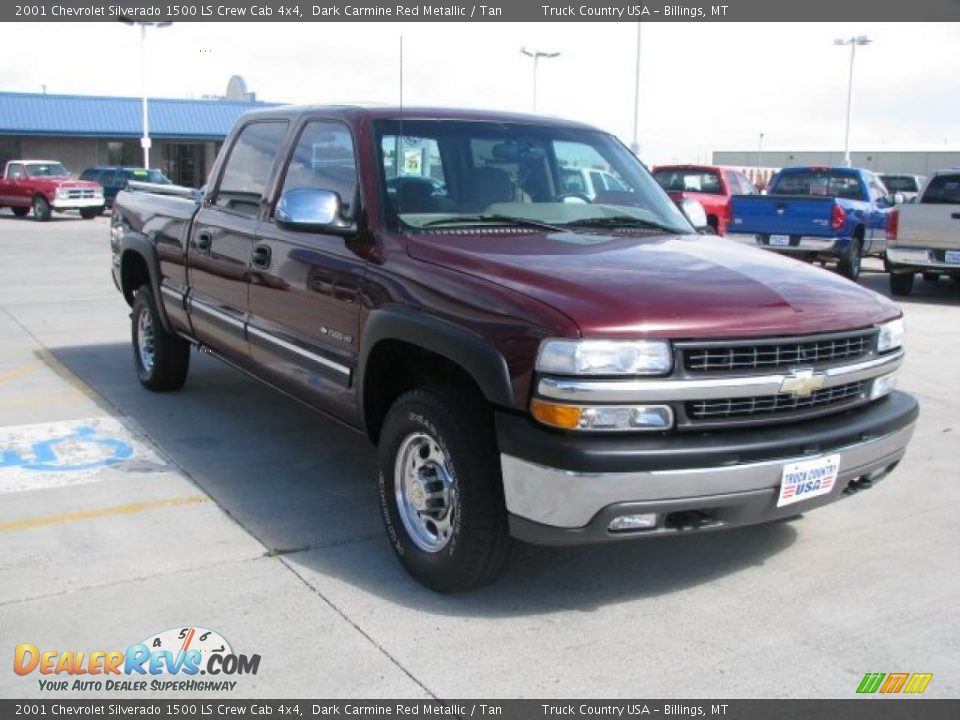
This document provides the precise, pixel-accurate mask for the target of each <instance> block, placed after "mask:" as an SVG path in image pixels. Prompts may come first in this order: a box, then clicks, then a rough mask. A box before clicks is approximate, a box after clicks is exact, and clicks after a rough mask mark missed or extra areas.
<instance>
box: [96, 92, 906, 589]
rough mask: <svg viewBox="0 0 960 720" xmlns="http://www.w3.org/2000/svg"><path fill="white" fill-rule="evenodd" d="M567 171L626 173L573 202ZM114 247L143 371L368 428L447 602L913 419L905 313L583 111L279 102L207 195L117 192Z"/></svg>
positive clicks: (755, 489) (844, 491) (861, 475)
mask: <svg viewBox="0 0 960 720" xmlns="http://www.w3.org/2000/svg"><path fill="white" fill-rule="evenodd" d="M571 167H592V168H595V169H598V170H601V171H603V172H606V173H610V174H611V176H613V177H616V178H617V180H618V182H619V183H620V184H621V185H622V187H623V189H622V190H609V189H605V190H599V191H598V192H597V193H596V196H595V197H593V198H585V197H583V196H582V195H580V194H577V193H574V194H568V193H566V191H565V189H564V185H563V182H562V180H563V170H564V168H571ZM133 185H135V184H133ZM165 192H167V193H169V192H170V190H169V188H168V189H167V190H166V191H165ZM111 244H112V250H113V274H114V279H115V281H116V283H117V286H118V287H119V288H120V289H121V290H122V292H123V295H124V297H125V299H126V300H127V302H128V303H129V304H130V305H131V306H132V308H133V312H132V334H133V350H134V353H133V355H134V362H135V366H136V371H137V373H138V375H139V378H140V381H141V382H142V383H143V385H145V386H146V387H147V388H150V389H152V390H173V389H176V388H179V387H180V386H181V385H182V384H183V383H184V380H185V378H186V375H187V367H188V360H189V348H190V345H191V344H193V345H198V346H200V347H201V348H202V349H205V350H208V351H210V352H212V353H215V354H216V355H218V356H220V357H221V358H223V359H225V360H227V361H228V362H230V363H232V364H234V365H236V366H238V367H240V368H242V369H244V370H246V371H247V372H249V373H251V374H253V375H255V376H256V377H258V378H260V379H262V380H264V381H266V382H267V383H269V384H271V385H273V386H274V387H276V388H278V389H280V390H283V391H285V392H287V393H288V394H290V395H292V396H295V397H297V398H298V399H300V400H302V401H304V402H306V403H308V404H310V405H311V406H313V407H315V408H317V409H318V410H321V411H322V412H324V413H326V414H328V415H330V416H332V417H334V418H336V419H338V420H340V421H342V422H344V423H346V424H347V425H349V426H351V427H353V428H356V429H357V430H360V431H362V432H364V433H366V434H367V435H368V436H369V438H370V439H371V440H372V441H373V442H374V443H375V444H376V445H377V446H378V453H379V487H378V494H379V499H380V503H381V506H382V514H383V517H384V520H385V524H386V530H387V535H388V537H389V540H390V542H391V544H392V546H393V548H394V550H395V552H396V555H397V556H398V558H399V560H400V562H401V563H402V564H403V565H404V566H405V567H406V569H407V570H408V571H409V572H410V573H411V574H412V575H413V576H415V577H416V578H418V579H419V580H420V581H421V582H423V583H425V584H426V585H428V586H429V587H431V588H434V589H437V590H441V591H452V590H461V589H465V588H469V587H473V586H476V585H479V584H481V583H483V582H486V581H489V580H491V579H493V578H494V577H495V576H496V575H497V574H498V572H499V571H500V569H501V568H502V566H503V564H504V562H505V558H506V556H507V550H508V547H509V544H510V538H511V536H513V537H516V538H520V539H522V540H525V541H528V542H534V543H544V544H567V543H586V542H595V541H614V540H623V539H627V538H640V537H654V536H664V535H670V534H675V533H681V532H685V531H691V532H692V531H696V532H707V531H711V530H716V529H721V528H727V527H734V526H739V525H746V524H751V523H759V522H766V521H771V520H777V519H781V518H785V517H789V516H791V515H795V514H797V513H800V512H803V511H805V510H808V509H810V508H814V507H817V506H819V505H823V504H825V503H828V502H831V501H833V500H837V499H839V498H841V497H843V496H844V495H849V494H851V493H853V492H854V491H856V490H860V489H864V488H867V487H870V486H871V484H873V483H875V482H876V481H878V480H879V479H881V478H883V477H884V476H885V475H886V474H887V473H889V472H890V471H891V470H892V469H893V468H894V467H895V466H896V465H897V463H898V462H899V461H900V459H901V457H902V456H903V454H904V451H905V449H906V446H907V443H908V441H909V439H910V436H911V434H912V432H913V428H914V422H915V419H916V417H917V411H918V408H917V403H916V402H915V400H914V399H913V398H912V397H910V396H908V395H906V394H904V393H902V392H898V391H896V390H894V378H895V376H896V373H897V370H898V368H899V367H900V365H901V363H902V360H903V353H904V351H903V347H902V344H903V328H902V321H901V314H900V311H899V310H898V308H897V307H896V306H895V305H893V304H892V303H890V302H889V301H887V300H886V299H884V298H883V297H881V296H879V295H877V294H875V293H873V292H870V291H868V290H865V289H863V288H860V287H857V286H856V285H854V284H853V283H850V282H848V281H847V280H845V279H843V278H840V277H837V276H835V275H832V274H829V273H825V272H823V271H822V270H820V269H817V268H811V267H808V266H805V265H803V264H800V263H796V262H794V261H792V260H789V259H786V258H782V257H779V256H776V255H772V254H768V253H765V252H762V251H760V250H757V249H754V248H749V247H745V246H743V245H740V244H738V243H733V242H729V241H726V240H724V239H722V238H715V237H710V238H704V237H701V236H699V235H697V234H696V233H695V232H694V231H693V228H692V226H691V225H690V223H689V222H688V221H687V220H686V218H685V217H684V215H683V214H682V213H681V212H680V211H679V210H678V209H677V208H676V206H675V205H674V204H673V203H672V202H671V201H670V198H669V197H668V196H667V195H666V193H664V191H663V190H662V189H661V188H660V187H659V185H658V184H657V183H656V182H655V181H654V179H653V178H652V177H651V176H650V174H649V173H648V172H647V171H646V170H645V168H644V167H643V165H642V164H641V163H640V162H639V161H638V160H637V158H636V157H634V156H633V155H632V154H631V153H630V151H629V150H627V148H626V147H624V145H623V144H622V143H620V142H619V141H618V140H617V139H616V138H614V137H613V136H611V135H609V134H607V133H604V132H601V131H599V130H595V129H593V128H591V127H588V126H585V125H580V124H576V123H572V122H563V121H559V120H548V119H544V118H539V117H532V116H524V115H508V114H488V113H481V112H469V111H452V110H435V109H432V110H424V109H404V110H396V109H390V108H378V109H367V108H354V107H306V108H278V109H271V110H258V111H255V112H251V113H249V114H247V115H244V116H243V118H242V119H241V120H240V121H239V122H238V125H237V126H236V128H235V129H234V130H233V132H232V133H231V135H230V137H229V138H228V140H227V142H226V144H225V145H224V148H223V151H222V152H221V154H220V157H219V158H218V159H217V162H216V164H215V166H214V168H213V170H212V173H211V176H210V181H209V185H208V186H207V188H206V191H205V193H204V194H203V196H202V198H201V199H199V200H197V199H195V198H191V197H183V198H180V197H173V196H170V195H169V194H166V195H155V194H152V193H149V192H142V191H138V190H137V189H136V188H135V187H134V188H133V189H132V190H130V191H126V192H121V193H120V195H119V196H118V198H117V202H116V205H115V211H114V215H113V219H112V225H111Z"/></svg>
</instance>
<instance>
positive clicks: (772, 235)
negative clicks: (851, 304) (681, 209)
mask: <svg viewBox="0 0 960 720" xmlns="http://www.w3.org/2000/svg"><path fill="white" fill-rule="evenodd" d="M895 204H896V203H895V202H894V198H893V197H891V196H890V194H889V193H888V191H887V188H886V187H885V186H884V184H883V183H882V182H881V181H880V178H878V177H877V176H876V175H875V174H873V173H872V172H870V171H869V170H858V169H854V168H827V167H793V168H784V169H783V170H781V171H780V172H778V173H777V174H776V175H775V176H774V178H773V180H771V181H770V186H769V187H768V189H767V194H766V195H740V196H737V197H734V198H733V200H732V202H731V211H730V214H731V221H730V227H729V229H728V233H729V234H730V236H731V238H732V239H735V240H739V241H741V242H745V243H748V244H750V245H757V246H759V247H762V248H764V249H767V250H774V251H776V252H778V253H783V254H787V255H792V256H793V257H796V258H799V259H803V260H806V261H808V262H813V261H814V260H819V261H821V262H823V263H824V264H826V263H828V262H829V263H833V262H835V263H836V264H837V268H838V270H839V271H840V273H841V274H842V275H844V276H846V277H848V278H850V279H851V280H856V279H857V278H858V277H859V276H860V265H861V258H862V257H864V256H867V255H874V256H877V257H882V256H883V253H884V251H885V250H886V244H887V238H888V237H889V236H890V234H891V233H892V230H893V222H894V217H893V216H894V209H895V208H894V206H895Z"/></svg>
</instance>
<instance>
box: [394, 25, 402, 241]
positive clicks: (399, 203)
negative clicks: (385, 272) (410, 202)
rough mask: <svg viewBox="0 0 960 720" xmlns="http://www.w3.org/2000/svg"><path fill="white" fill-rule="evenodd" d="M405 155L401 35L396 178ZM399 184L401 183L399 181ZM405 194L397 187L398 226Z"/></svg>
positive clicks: (395, 160)
mask: <svg viewBox="0 0 960 720" xmlns="http://www.w3.org/2000/svg"><path fill="white" fill-rule="evenodd" d="M402 155H403V35H402V34H401V35H400V128H399V130H398V132H397V139H396V142H394V144H393V172H394V175H395V176H396V177H398V178H399V177H400V175H401V174H402V173H401V165H400V163H401V159H402ZM397 182H398V183H399V181H397ZM402 203H403V193H402V192H400V186H399V184H398V185H397V224H398V226H399V224H400V223H401V222H402V221H401V220H400V214H401V213H402V212H403V207H402Z"/></svg>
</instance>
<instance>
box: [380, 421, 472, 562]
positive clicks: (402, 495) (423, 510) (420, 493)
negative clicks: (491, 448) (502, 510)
mask: <svg viewBox="0 0 960 720" xmlns="http://www.w3.org/2000/svg"><path fill="white" fill-rule="evenodd" d="M394 494H395V496H396V501H397V510H398V511H399V515H400V520H401V521H402V522H403V526H404V528H405V529H406V531H407V534H408V535H409V536H410V539H411V540H412V541H413V542H414V544H415V545H416V546H417V547H418V548H420V549H421V550H423V551H425V552H429V553H436V552H440V551H441V550H443V548H445V547H446V546H447V543H448V542H449V541H450V536H451V535H452V533H453V523H454V521H455V517H454V515H455V507H456V498H457V488H456V482H455V481H454V475H453V473H452V472H451V470H450V465H449V462H448V459H447V456H446V453H444V452H443V450H442V449H441V448H440V444H439V443H438V442H437V441H436V440H434V439H433V438H432V437H430V436H429V435H427V434H426V433H420V432H418V433H412V434H410V435H408V436H407V437H406V438H405V439H404V440H403V442H402V443H400V447H399V449H398V450H397V460H396V464H395V465H394Z"/></svg>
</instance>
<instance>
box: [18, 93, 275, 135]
mask: <svg viewBox="0 0 960 720" xmlns="http://www.w3.org/2000/svg"><path fill="white" fill-rule="evenodd" d="M141 102H142V101H141V99H140V98H131V97H98V96H93V95H40V94H37V93H11V92H0V135H48V136H60V137H63V136H73V137H110V138H121V137H131V138H136V137H140V136H141V135H142V134H143V120H142V117H141V112H142V110H141V106H140V104H141ZM274 104H275V103H262V102H236V101H230V100H174V99H166V98H155V99H150V101H149V113H150V136H151V137H153V138H158V139H163V138H170V139H177V138H182V139H187V138H191V139H198V140H199V139H221V138H223V137H224V136H225V135H226V134H227V133H228V132H229V131H230V128H231V127H233V124H234V122H235V121H236V119H237V118H238V117H239V116H240V115H242V114H243V113H245V112H247V111H248V110H255V109H257V108H263V107H268V106H271V105H274Z"/></svg>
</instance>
